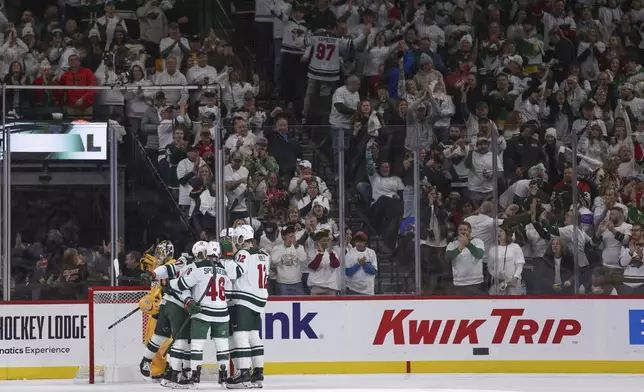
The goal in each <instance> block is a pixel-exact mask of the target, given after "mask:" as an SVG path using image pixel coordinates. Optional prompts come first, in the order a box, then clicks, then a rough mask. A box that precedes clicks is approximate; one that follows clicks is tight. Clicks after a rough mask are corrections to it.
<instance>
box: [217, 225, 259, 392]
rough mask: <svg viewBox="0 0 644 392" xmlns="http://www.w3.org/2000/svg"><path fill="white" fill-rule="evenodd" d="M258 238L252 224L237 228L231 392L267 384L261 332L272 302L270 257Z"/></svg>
mask: <svg viewBox="0 0 644 392" xmlns="http://www.w3.org/2000/svg"><path fill="white" fill-rule="evenodd" d="M254 236H255V232H254V231H253V228H252V227H250V226H249V225H243V226H239V227H238V228H236V229H235V235H234V236H233V240H234V242H235V243H236V244H237V246H238V248H239V250H238V251H237V253H236V254H235V258H234V267H235V272H234V273H235V276H231V278H233V289H232V291H231V293H230V299H231V305H232V306H231V307H230V316H231V323H232V331H233V337H232V350H231V358H232V360H233V365H234V366H235V370H236V372H235V375H234V377H231V378H229V379H228V380H226V387H227V388H229V389H242V388H253V387H256V388H261V387H262V383H263V381H264V346H263V344H262V339H261V338H260V337H259V330H260V326H261V323H262V318H261V315H262V313H264V307H265V306H266V300H267V299H268V290H267V289H266V288H267V285H268V272H269V268H270V258H269V256H268V255H267V254H266V253H265V252H263V251H261V250H259V249H257V248H256V247H255V246H254V242H253V241H254ZM229 270H230V269H229ZM251 365H252V366H253V373H252V375H251V373H250V367H251Z"/></svg>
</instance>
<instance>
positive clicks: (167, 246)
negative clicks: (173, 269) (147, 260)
mask: <svg viewBox="0 0 644 392" xmlns="http://www.w3.org/2000/svg"><path fill="white" fill-rule="evenodd" d="M154 253H155V254H156V257H157V258H158V259H160V260H161V261H162V262H163V261H167V260H170V259H172V258H173V257H174V245H172V242H170V241H167V240H165V241H161V242H159V245H157V247H156V248H155V249H154Z"/></svg>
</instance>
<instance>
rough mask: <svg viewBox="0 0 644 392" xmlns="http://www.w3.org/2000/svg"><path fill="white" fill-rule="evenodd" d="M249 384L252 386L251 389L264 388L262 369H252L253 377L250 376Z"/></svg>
mask: <svg viewBox="0 0 644 392" xmlns="http://www.w3.org/2000/svg"><path fill="white" fill-rule="evenodd" d="M250 382H251V383H252V384H253V388H263V387H264V368H261V367H258V368H254V369H253V375H252V376H250Z"/></svg>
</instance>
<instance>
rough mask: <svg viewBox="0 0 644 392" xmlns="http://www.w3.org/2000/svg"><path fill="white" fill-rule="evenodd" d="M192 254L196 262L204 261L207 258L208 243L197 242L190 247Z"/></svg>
mask: <svg viewBox="0 0 644 392" xmlns="http://www.w3.org/2000/svg"><path fill="white" fill-rule="evenodd" d="M192 254H193V255H194V256H195V259H196V260H204V259H205V258H206V257H208V243H207V242H206V241H197V242H195V244H194V245H193V246H192Z"/></svg>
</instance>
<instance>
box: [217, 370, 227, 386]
mask: <svg viewBox="0 0 644 392" xmlns="http://www.w3.org/2000/svg"><path fill="white" fill-rule="evenodd" d="M227 378H228V370H227V369H226V365H221V366H220V367H219V385H224V383H225V382H226V379H227Z"/></svg>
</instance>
